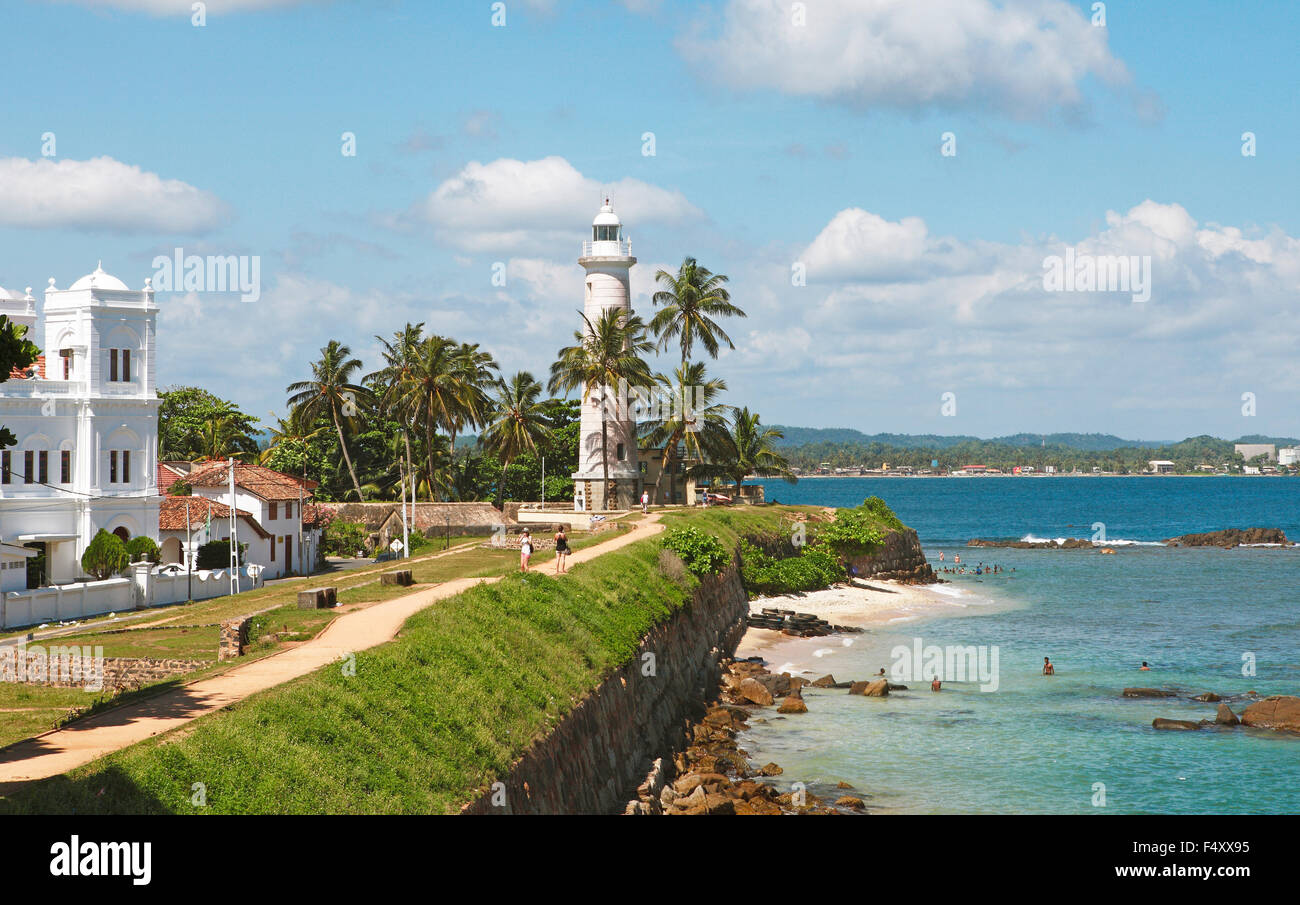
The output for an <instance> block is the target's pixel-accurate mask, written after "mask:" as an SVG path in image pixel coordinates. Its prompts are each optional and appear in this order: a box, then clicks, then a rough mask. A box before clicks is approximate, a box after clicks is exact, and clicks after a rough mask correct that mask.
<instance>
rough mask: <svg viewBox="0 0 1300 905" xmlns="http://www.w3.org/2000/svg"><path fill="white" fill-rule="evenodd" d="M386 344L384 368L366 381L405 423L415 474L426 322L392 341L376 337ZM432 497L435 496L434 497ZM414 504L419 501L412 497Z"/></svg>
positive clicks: (410, 470)
mask: <svg viewBox="0 0 1300 905" xmlns="http://www.w3.org/2000/svg"><path fill="white" fill-rule="evenodd" d="M375 339H377V340H379V342H380V343H381V344H382V345H383V347H384V351H383V353H382V355H383V357H384V367H382V368H380V369H379V370H378V371H375V372H374V373H373V374H368V375H366V384H367V385H368V386H369V387H370V388H371V390H372V391H373V392H374V394H375V398H376V404H377V405H378V407H379V409H380V410H381V411H382V412H383V413H384V414H385V415H386V416H387V417H390V418H392V419H393V420H395V421H398V422H399V423H400V424H401V425H402V440H403V443H404V444H405V447H406V473H407V474H408V475H410V474H414V473H415V458H414V456H413V455H412V452H411V427H412V426H413V425H414V423H415V419H414V417H413V416H412V410H413V409H414V407H415V406H414V405H413V404H412V394H411V392H410V390H411V387H412V384H413V381H414V378H415V373H416V363H417V361H418V360H419V353H420V345H421V343H422V342H423V339H424V322H423V321H421V322H420V323H418V324H412V323H410V322H409V321H408V322H407V324H406V326H405V327H403V328H402V329H401V330H398V331H397V332H396V333H394V334H393V338H392V339H391V340H388V339H384V338H383V337H382V336H376V337H375ZM431 499H432V497H431ZM411 502H412V503H414V502H415V501H414V500H412V501H411Z"/></svg>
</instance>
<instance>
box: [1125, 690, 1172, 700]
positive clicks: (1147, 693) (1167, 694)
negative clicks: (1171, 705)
mask: <svg viewBox="0 0 1300 905" xmlns="http://www.w3.org/2000/svg"><path fill="white" fill-rule="evenodd" d="M1124 697H1126V698H1176V697H1178V692H1176V691H1167V690H1166V689H1163V688H1125V689H1124Z"/></svg>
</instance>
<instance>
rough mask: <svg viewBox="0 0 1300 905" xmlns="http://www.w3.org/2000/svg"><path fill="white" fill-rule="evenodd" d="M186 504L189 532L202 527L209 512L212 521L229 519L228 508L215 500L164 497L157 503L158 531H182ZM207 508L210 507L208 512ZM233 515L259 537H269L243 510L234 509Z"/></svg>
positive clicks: (195, 497) (197, 497) (191, 497)
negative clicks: (187, 506) (187, 507)
mask: <svg viewBox="0 0 1300 905" xmlns="http://www.w3.org/2000/svg"><path fill="white" fill-rule="evenodd" d="M187 502H188V504H189V521H190V530H191V531H195V530H197V529H199V528H201V527H203V522H204V521H205V520H206V519H207V517H208V512H209V511H211V513H212V517H213V518H214V519H219V518H230V507H228V506H227V505H226V504H225V503H218V502H217V501H216V500H209V499H208V498H206V497H201V496H165V497H163V498H162V500H160V501H159V505H158V530H159V531H184V530H185V506H186V503H187ZM209 506H210V507H212V508H211V509H210V510H209V508H208V507H209ZM235 513H236V514H237V515H238V516H239V518H240V519H241V520H243V521H244V522H247V523H248V524H249V526H251V527H252V529H253V530H254V531H255V532H257V534H258V536H259V537H270V536H271V535H270V533H269V532H268V531H267V530H266V529H265V528H263V527H262V526H261V525H259V524H258V523H257V519H255V518H253V516H252V515H251V514H249V513H247V512H245V511H244V510H243V509H236V510H235Z"/></svg>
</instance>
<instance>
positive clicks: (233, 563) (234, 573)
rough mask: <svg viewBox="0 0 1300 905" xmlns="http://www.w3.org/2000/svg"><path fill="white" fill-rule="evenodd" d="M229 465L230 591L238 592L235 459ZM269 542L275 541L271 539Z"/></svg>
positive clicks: (232, 592)
mask: <svg viewBox="0 0 1300 905" xmlns="http://www.w3.org/2000/svg"><path fill="white" fill-rule="evenodd" d="M229 465H230V593H231V594H238V593H239V537H238V533H237V531H238V527H237V523H236V517H235V460H234V459H233V458H231V459H230V460H229ZM271 543H275V540H274V539H272V540H271Z"/></svg>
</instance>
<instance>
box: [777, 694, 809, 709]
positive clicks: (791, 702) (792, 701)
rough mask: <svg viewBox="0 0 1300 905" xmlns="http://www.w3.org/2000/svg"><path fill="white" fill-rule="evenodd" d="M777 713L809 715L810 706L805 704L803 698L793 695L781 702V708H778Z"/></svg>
mask: <svg viewBox="0 0 1300 905" xmlns="http://www.w3.org/2000/svg"><path fill="white" fill-rule="evenodd" d="M776 712H777V713H807V712H808V705H807V704H805V703H804V702H803V698H797V697H794V696H793V695H792V696H790V697H788V698H786V699H785V700H784V701H782V702H781V706H780V707H778V708H776Z"/></svg>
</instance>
